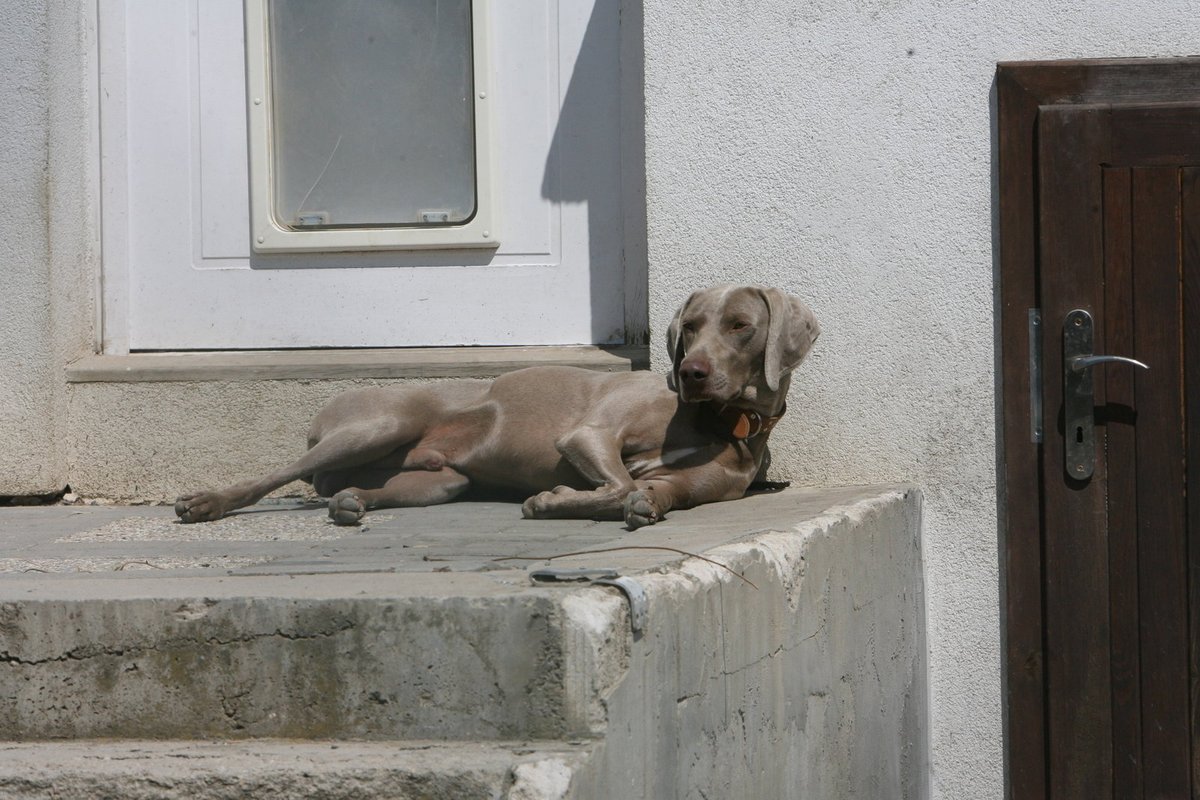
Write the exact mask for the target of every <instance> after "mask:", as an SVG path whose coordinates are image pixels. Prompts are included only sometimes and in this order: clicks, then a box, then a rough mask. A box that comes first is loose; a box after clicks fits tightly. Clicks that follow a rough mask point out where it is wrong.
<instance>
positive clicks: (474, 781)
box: [0, 740, 590, 800]
mask: <svg viewBox="0 0 1200 800" xmlns="http://www.w3.org/2000/svg"><path fill="white" fill-rule="evenodd" d="M589 751H590V748H589V746H587V745H584V744H582V743H581V744H580V745H576V746H569V745H564V746H561V747H557V748H556V747H553V746H550V747H547V746H544V745H541V746H539V745H534V746H530V745H528V744H522V743H511V744H505V743H501V744H447V743H444V742H419V741H415V742H389V743H377V744H375V743H367V742H337V743H320V744H317V743H303V742H281V741H269V740H268V741H263V740H259V741H255V742H253V743H252V744H250V743H233V742H152V741H137V742H78V743H76V742H56V743H39V744H36V745H7V746H5V745H0V795H2V796H3V797H5V798H13V800H35V799H36V800H42V799H43V798H45V799H46V800H49V798H54V800H71V799H74V798H78V800H92V798H117V797H119V798H122V800H245V798H253V797H270V798H273V800H295V799H296V798H320V799H321V800H361V799H362V798H368V797H371V798H391V799H394V800H562V798H563V796H564V795H565V793H566V791H567V788H568V786H569V784H570V781H571V777H572V775H573V774H574V772H575V770H576V769H577V768H578V765H579V763H580V762H582V761H583V760H584V759H585V758H586V757H587V756H588V755H589Z"/></svg>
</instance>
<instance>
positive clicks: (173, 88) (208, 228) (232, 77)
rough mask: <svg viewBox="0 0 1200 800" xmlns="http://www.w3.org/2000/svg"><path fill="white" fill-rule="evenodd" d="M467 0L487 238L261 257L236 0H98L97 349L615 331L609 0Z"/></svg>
mask: <svg viewBox="0 0 1200 800" xmlns="http://www.w3.org/2000/svg"><path fill="white" fill-rule="evenodd" d="M289 1H290V0H273V2H289ZM384 1H390V2H396V3H405V2H421V1H423V0H384ZM476 2H477V4H478V0H476ZM482 5H484V6H486V13H485V14H484V15H483V18H482V19H479V20H477V21H476V22H477V24H484V25H485V28H484V30H485V31H486V35H487V37H488V48H487V50H488V63H487V64H486V70H487V72H486V76H487V77H486V78H485V79H484V80H485V82H486V83H487V86H486V90H487V93H488V101H489V106H488V110H489V113H490V119H489V126H490V130H489V132H488V138H489V141H488V143H487V146H488V147H490V156H491V165H490V169H491V178H492V181H493V183H494V189H493V198H494V212H495V213H494V228H495V229H494V230H491V231H489V232H488V235H489V236H490V237H491V239H493V240H495V242H498V244H497V245H494V246H489V247H482V248H470V249H467V248H461V247H460V248H458V249H445V248H438V247H432V248H424V249H409V250H382V251H381V250H362V251H353V250H351V251H341V252H333V251H329V252H303V253H294V252H293V253H289V252H283V253H261V252H255V249H254V248H252V242H251V235H252V234H251V223H250V212H249V197H250V196H251V184H250V180H251V179H250V173H251V171H250V163H249V159H248V155H247V152H248V147H247V141H248V123H247V105H248V101H249V102H253V101H254V99H255V98H248V97H247V88H246V87H247V81H246V76H247V67H246V63H247V62H246V55H247V54H246V46H245V33H244V31H245V30H246V24H245V17H244V9H243V3H242V0H100V5H99V13H100V17H99V23H100V24H99V30H100V37H99V38H100V45H99V47H100V76H101V80H100V83H101V86H100V111H101V185H102V191H103V204H102V207H103V212H102V217H103V227H102V234H103V258H104V265H103V276H104V292H103V294H104V325H103V330H104V350H105V352H115V353H119V352H128V351H140V350H207V349H251V348H290V347H387V346H406V345H457V344H581V343H616V342H621V341H623V338H624V331H625V328H626V325H625V301H624V287H625V282H626V279H625V272H624V263H623V261H624V260H623V253H624V250H625V232H624V229H623V222H622V221H623V217H624V213H623V210H622V186H621V174H622V169H621V155H622V154H621V149H620V143H621V139H622V137H621V103H620V96H619V95H620V85H621V76H620V64H619V52H620V47H619V43H620V27H619V6H620V0H586V1H581V2H574V1H572V2H559V0H541V1H540V2H532V1H531V2H524V1H522V2H508V1H507V0H505V1H504V2H490V3H483V4H482ZM315 63H316V62H315ZM314 68H319V66H318V67H314ZM353 122H354V120H346V121H345V124H347V125H349V124H352V123H353ZM336 124H342V121H340V120H337V121H335V125H336Z"/></svg>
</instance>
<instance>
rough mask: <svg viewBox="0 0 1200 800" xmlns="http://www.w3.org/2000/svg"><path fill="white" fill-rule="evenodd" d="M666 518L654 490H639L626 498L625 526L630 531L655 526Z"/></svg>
mask: <svg viewBox="0 0 1200 800" xmlns="http://www.w3.org/2000/svg"><path fill="white" fill-rule="evenodd" d="M663 516H664V514H663V510H662V506H661V505H660V504H659V502H658V499H657V498H655V496H654V490H653V489H639V490H638V491H636V492H630V493H629V495H628V496H626V498H625V524H626V525H627V526H628V527H629V530H631V531H632V530H635V529H637V528H640V527H642V526H644V525H653V524H654V523H656V522H658V521H659V520H660V519H662V518H663Z"/></svg>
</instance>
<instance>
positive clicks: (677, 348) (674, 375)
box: [667, 292, 696, 392]
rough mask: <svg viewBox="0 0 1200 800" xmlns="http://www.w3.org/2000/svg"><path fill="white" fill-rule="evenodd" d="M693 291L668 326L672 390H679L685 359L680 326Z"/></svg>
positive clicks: (668, 381)
mask: <svg viewBox="0 0 1200 800" xmlns="http://www.w3.org/2000/svg"><path fill="white" fill-rule="evenodd" d="M695 296H696V295H695V293H694V292H693V293H692V295H691V296H690V297H688V299H687V300H685V301H684V303H683V305H681V306H680V307H679V310H678V311H676V312H675V316H674V317H673V318H672V319H671V324H670V325H668V326H667V354H668V355H669V356H670V357H671V374H670V375H668V376H667V386H669V387H670V388H671V391H673V392H677V391H679V385H678V384H679V363H680V362H681V361H683V355H684V353H683V337H682V336H680V335H679V327H680V325H681V324H682V321H683V312H684V311H686V310H687V307H688V304H689V303H691V302H692V298H693V297H695Z"/></svg>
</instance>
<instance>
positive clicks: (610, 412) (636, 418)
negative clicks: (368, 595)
mask: <svg viewBox="0 0 1200 800" xmlns="http://www.w3.org/2000/svg"><path fill="white" fill-rule="evenodd" d="M819 331H820V329H819V327H818V325H817V321H816V318H815V317H814V316H813V313H812V311H810V310H809V308H808V307H807V306H806V305H804V303H802V302H800V300H798V299H796V298H794V297H789V296H788V295H786V294H784V293H783V292H781V291H780V290H778V289H768V288H763V287H756V286H717V287H713V288H711V289H705V290H703V291H699V292H696V293H695V294H693V295H692V296H691V297H690V298H688V300H687V302H686V303H684V304H683V307H682V308H680V309H679V311H678V312H677V313H676V314H675V318H674V320H672V322H671V325H670V328H669V330H668V332H667V338H668V347H669V351H670V353H671V358H672V371H671V375H670V376H669V377H668V378H667V379H665V380H664V379H663V378H662V377H661V376H659V375H655V374H653V373H649V372H630V373H602V372H593V371H590V370H585V369H576V368H573V367H531V368H529V369H523V370H518V371H516V372H511V373H508V374H506V375H501V376H500V377H498V378H496V379H495V380H494V381H483V380H460V381H446V382H444V383H438V384H434V385H431V386H420V387H403V386H401V387H386V388H373V389H357V390H351V391H348V392H345V393H343V394H341V395H338V396H337V397H335V398H334V399H333V400H332V401H331V402H330V403H329V405H327V406H326V407H325V408H324V409H322V411H321V412H320V413H319V414H318V415H317V418H316V419H315V420H314V421H313V424H312V429H311V430H310V431H309V434H308V447H309V449H308V452H307V453H305V454H304V456H303V457H301V458H300V459H299V460H298V461H296V462H295V463H293V464H291V465H290V466H288V467H285V468H283V469H281V470H279V471H277V472H274V473H272V474H270V475H268V476H266V477H265V478H261V479H259V480H249V481H244V482H242V483H237V484H234V485H233V486H230V487H228V488H226V489H222V490H220V491H215V492H197V493H195V494H189V495H185V496H183V497H181V498H179V501H178V502H177V503H176V504H175V513H177V514H178V515H179V518H180V519H181V520H182V521H183V522H204V521H208V520H214V519H219V518H220V517H222V516H223V515H225V514H226V513H228V512H229V511H232V510H233V509H235V508H241V507H242V506H247V505H250V504H252V503H255V502H258V501H259V500H260V499H262V498H263V497H264V496H265V495H266V494H267V493H268V492H270V491H272V490H274V489H277V488H279V487H280V486H283V485H284V484H287V483H290V482H291V481H294V480H298V479H304V480H311V481H312V484H313V487H314V488H315V489H316V491H317V493H318V494H320V495H321V496H322V497H329V498H331V499H330V501H329V515H330V516H331V517H332V518H333V520H334V522H336V523H338V524H341V525H353V524H356V523H357V522H358V521H359V520H360V519H362V516H363V514H365V513H366V511H367V509H371V508H382V507H393V506H427V505H433V504H435V503H445V502H448V501H450V500H453V499H455V498H456V497H459V496H460V495H462V494H463V493H464V492H465V491H466V490H467V489H468V488H475V489H480V490H484V491H487V492H503V493H509V494H513V493H520V496H522V497H525V496H528V498H529V499H527V500H526V501H525V504H524V506H523V507H522V510H523V512H524V514H525V516H526V517H532V518H535V519H544V518H551V517H567V518H577V519H622V518H623V519H624V520H625V522H626V524H627V525H628V526H629V527H630V528H637V527H640V526H642V525H649V524H651V523H654V522H657V521H658V520H660V519H662V518H663V515H665V514H666V513H667V512H668V511H670V510H671V509H673V508H689V507H691V506H696V505H699V504H701V503H712V502H716V501H718V500H732V499H735V498H738V497H741V496H742V495H743V494H745V492H746V489H747V487H748V486H749V485H750V482H751V481H752V480H754V478H755V476H756V475H757V474H758V471H759V468H760V467H761V466H762V461H763V457H764V454H765V452H766V446H767V436H768V434H769V433H770V432H771V428H773V427H774V426H775V423H776V422H778V421H779V418H780V417H781V416H782V415H783V412H784V409H785V400H786V398H787V390H788V385H789V383H790V380H791V371H792V370H793V369H794V368H795V367H796V366H797V365H799V364H800V362H801V361H802V360H803V359H804V356H805V355H806V354H807V353H808V351H809V348H811V347H812V344H813V342H814V341H815V340H816V338H817V335H818V333H819Z"/></svg>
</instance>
